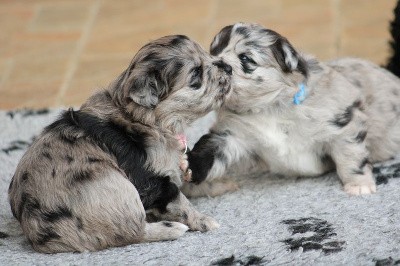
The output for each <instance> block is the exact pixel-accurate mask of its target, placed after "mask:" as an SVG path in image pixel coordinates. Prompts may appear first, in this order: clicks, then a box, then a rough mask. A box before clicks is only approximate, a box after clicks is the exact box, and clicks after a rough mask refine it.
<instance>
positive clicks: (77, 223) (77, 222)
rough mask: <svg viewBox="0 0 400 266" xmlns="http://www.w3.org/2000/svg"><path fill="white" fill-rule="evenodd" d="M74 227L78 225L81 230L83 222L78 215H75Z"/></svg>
mask: <svg viewBox="0 0 400 266" xmlns="http://www.w3.org/2000/svg"><path fill="white" fill-rule="evenodd" d="M76 227H78V229H79V230H83V223H82V219H81V218H80V217H76Z"/></svg>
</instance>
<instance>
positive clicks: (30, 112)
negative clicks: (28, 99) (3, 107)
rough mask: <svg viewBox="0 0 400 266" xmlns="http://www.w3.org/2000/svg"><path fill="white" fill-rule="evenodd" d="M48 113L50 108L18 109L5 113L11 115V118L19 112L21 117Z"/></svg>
mask: <svg viewBox="0 0 400 266" xmlns="http://www.w3.org/2000/svg"><path fill="white" fill-rule="evenodd" d="M48 113H50V110H49V109H47V108H44V109H39V110H31V109H20V110H14V111H9V112H7V115H8V116H9V117H11V119H13V118H14V116H15V115H16V114H20V115H21V116H22V117H27V116H35V115H46V114H48Z"/></svg>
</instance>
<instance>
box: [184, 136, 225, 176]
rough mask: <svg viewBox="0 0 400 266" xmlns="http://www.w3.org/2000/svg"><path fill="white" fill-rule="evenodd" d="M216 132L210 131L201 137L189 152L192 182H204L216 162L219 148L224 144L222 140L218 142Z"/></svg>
mask: <svg viewBox="0 0 400 266" xmlns="http://www.w3.org/2000/svg"><path fill="white" fill-rule="evenodd" d="M216 136H217V135H216V133H209V134H206V135H204V136H202V137H201V138H200V140H199V141H198V142H197V143H196V144H195V145H194V147H193V149H192V150H191V151H190V152H189V153H188V161H189V168H190V169H191V170H192V182H194V183H197V184H199V183H201V182H203V181H204V180H205V179H206V177H207V175H208V172H209V171H210V169H211V168H212V166H213V164H214V160H215V157H216V153H217V151H218V148H220V147H221V145H223V143H221V141H219V142H218V143H216V142H215V141H214V138H215V137H216Z"/></svg>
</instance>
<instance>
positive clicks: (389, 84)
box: [184, 23, 400, 196]
mask: <svg viewBox="0 0 400 266" xmlns="http://www.w3.org/2000/svg"><path fill="white" fill-rule="evenodd" d="M211 54H212V55H214V56H216V55H218V56H220V57H222V58H223V60H224V61H226V62H227V63H228V64H230V65H231V66H232V69H233V78H232V93H231V95H230V96H229V97H228V99H227V100H226V102H225V104H224V108H223V109H222V110H220V111H219V113H218V117H217V121H216V123H215V125H214V126H213V127H212V128H211V130H210V132H209V134H207V135H205V136H203V137H202V138H201V139H200V140H199V141H198V143H197V144H196V145H195V146H194V148H193V150H192V151H191V153H190V154H189V167H190V169H191V170H192V171H193V175H192V183H191V184H187V185H186V186H185V189H184V191H185V194H186V195H189V196H201V195H203V194H207V195H210V196H215V195H218V194H222V193H224V192H226V191H229V190H233V189H235V188H236V186H235V185H234V184H233V183H232V181H230V180H228V181H227V180H226V179H224V177H226V176H227V170H228V169H230V168H232V167H233V166H236V168H235V169H247V168H245V167H244V166H245V165H253V166H260V165H261V166H267V167H268V169H269V171H270V172H272V173H276V174H281V175H284V176H319V175H321V174H323V173H326V172H328V171H331V170H333V169H336V170H337V173H338V176H339V178H340V180H341V182H342V183H343V187H344V190H345V192H347V193H348V194H351V195H360V194H370V193H374V192H376V185H375V181H374V178H373V175H372V166H371V163H372V162H378V161H383V160H387V159H389V158H391V157H393V156H394V155H396V154H397V152H398V151H400V80H399V79H398V78H397V77H396V76H394V75H393V74H392V73H390V72H388V71H386V70H385V69H383V68H380V67H379V66H377V65H374V64H372V63H370V62H367V61H363V60H360V59H353V58H344V59H339V60H335V61H331V62H327V63H322V62H319V61H317V60H316V59H315V58H314V57H312V56H308V55H301V54H300V53H299V52H297V51H296V50H295V49H294V47H293V46H292V45H291V44H290V43H289V41H288V40H287V39H286V38H284V37H283V36H281V35H280V34H278V33H277V32H275V31H273V30H270V29H266V28H264V27H262V26H261V25H258V24H247V23H237V24H235V25H230V26H227V27H225V28H223V29H222V30H221V31H220V32H219V33H218V34H217V35H216V37H215V38H214V40H213V42H212V44H211ZM203 181H205V182H204V183H202V182H203ZM200 183H202V184H200ZM194 184H200V185H194Z"/></svg>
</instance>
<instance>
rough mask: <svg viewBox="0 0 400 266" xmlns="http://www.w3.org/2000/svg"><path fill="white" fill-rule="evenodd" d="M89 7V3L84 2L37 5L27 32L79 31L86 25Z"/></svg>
mask: <svg viewBox="0 0 400 266" xmlns="http://www.w3.org/2000/svg"><path fill="white" fill-rule="evenodd" d="M90 6H91V4H90V3H87V2H84V1H83V2H79V1H73V2H53V3H45V4H39V5H38V6H37V11H36V14H35V17H34V19H33V21H32V22H31V23H30V25H29V30H30V31H33V32H47V31H79V30H81V29H82V28H83V25H84V24H85V23H86V20H87V18H88V15H89V9H90Z"/></svg>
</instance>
